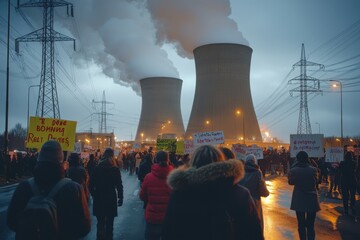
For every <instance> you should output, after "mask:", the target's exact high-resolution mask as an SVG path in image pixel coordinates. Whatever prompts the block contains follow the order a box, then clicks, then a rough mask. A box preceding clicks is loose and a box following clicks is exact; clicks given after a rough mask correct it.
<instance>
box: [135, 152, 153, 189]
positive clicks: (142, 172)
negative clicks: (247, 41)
mask: <svg viewBox="0 0 360 240" xmlns="http://www.w3.org/2000/svg"><path fill="white" fill-rule="evenodd" d="M152 165H153V156H152V148H150V149H149V152H148V153H147V154H146V155H145V156H144V158H143V160H142V161H141V163H140V166H139V174H138V179H139V180H140V183H142V182H143V181H144V178H145V176H146V174H148V173H150V172H151V166H152Z"/></svg>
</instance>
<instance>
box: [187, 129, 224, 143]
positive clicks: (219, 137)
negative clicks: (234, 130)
mask: <svg viewBox="0 0 360 240" xmlns="http://www.w3.org/2000/svg"><path fill="white" fill-rule="evenodd" d="M193 139H194V145H196V146H198V145H207V144H209V145H216V144H222V143H224V132H223V131H216V132H200V133H194V134H193Z"/></svg>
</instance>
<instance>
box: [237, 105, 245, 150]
mask: <svg viewBox="0 0 360 240" xmlns="http://www.w3.org/2000/svg"><path fill="white" fill-rule="evenodd" d="M235 114H236V116H237V117H238V116H240V115H241V118H242V135H243V137H242V138H241V140H244V144H245V120H244V115H245V114H244V112H242V114H241V111H240V110H239V109H237V110H236V111H235Z"/></svg>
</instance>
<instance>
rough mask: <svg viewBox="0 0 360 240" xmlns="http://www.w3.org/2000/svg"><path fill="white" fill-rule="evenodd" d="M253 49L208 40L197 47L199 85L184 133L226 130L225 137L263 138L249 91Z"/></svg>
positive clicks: (195, 51) (238, 139)
mask: <svg viewBox="0 0 360 240" xmlns="http://www.w3.org/2000/svg"><path fill="white" fill-rule="evenodd" d="M251 54H252V49H251V48H250V47H248V46H245V45H240V44H228V43H219V44H209V45H204V46H200V47H197V48H196V49H194V58H195V67H196V89H195V96H194V103H193V106H192V110H191V115H190V119H189V124H188V127H187V130H186V134H185V137H186V138H187V139H188V138H190V136H192V134H193V133H195V132H208V131H224V137H225V140H226V141H238V142H240V143H241V140H244V138H245V140H248V141H249V140H252V141H262V138H261V133H260V129H259V124H258V121H257V118H256V115H255V111H254V107H253V102H252V98H251V92H250V80H249V76H250V62H251Z"/></svg>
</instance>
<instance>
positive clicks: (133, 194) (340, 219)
mask: <svg viewBox="0 0 360 240" xmlns="http://www.w3.org/2000/svg"><path fill="white" fill-rule="evenodd" d="M268 178H269V179H268V180H267V181H266V183H267V186H268V189H269V191H270V196H269V197H267V198H262V204H263V214H264V231H265V234H264V235H265V239H266V240H279V239H289V240H290V239H291V240H292V239H299V238H298V234H297V221H296V217H295V213H294V211H291V210H290V199H291V193H292V188H293V187H292V186H289V185H288V184H287V179H286V177H280V176H276V177H271V176H270V177H268ZM122 179H123V184H124V205H123V206H122V207H120V208H119V212H118V213H119V216H118V217H117V218H115V222H114V239H117V240H138V239H139V240H140V239H144V238H143V236H144V228H145V221H144V215H143V208H142V207H143V203H142V201H140V200H139V198H138V191H139V181H138V180H137V178H136V176H135V175H129V174H128V173H127V172H122ZM14 189H15V186H8V187H4V188H0V199H1V201H0V239H1V240H10V239H14V233H12V232H11V231H10V230H9V229H8V228H7V226H6V211H7V206H8V204H9V201H10V198H11V196H12V193H13V191H14ZM319 193H320V201H321V207H322V210H321V211H320V212H319V213H318V214H317V218H316V221H315V228H316V229H315V231H316V239H320V240H321V239H326V240H328V239H329V240H335V239H346V240H355V239H360V223H357V222H355V221H354V219H352V218H351V217H348V216H342V204H341V199H340V196H339V195H338V194H333V195H332V196H330V195H328V194H327V192H326V185H325V184H323V185H321V187H320V191H319ZM357 204H358V205H359V201H358V202H357ZM358 208H359V206H358ZM91 209H92V205H91V203H90V210H91ZM358 212H360V209H359V211H358ZM91 220H92V229H91V232H90V233H89V234H88V235H87V236H86V237H85V238H83V239H84V240H93V239H96V218H95V217H93V216H92V219H91Z"/></svg>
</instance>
